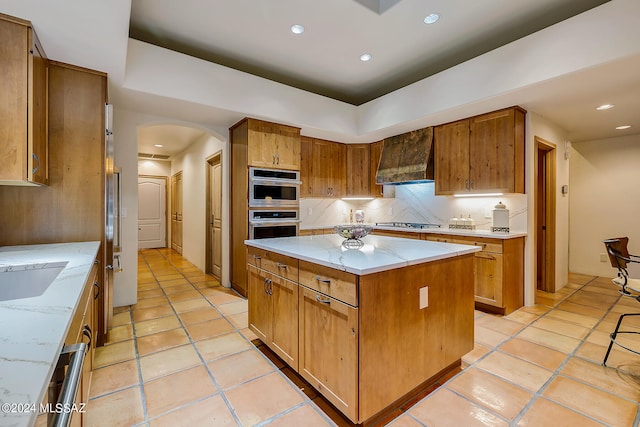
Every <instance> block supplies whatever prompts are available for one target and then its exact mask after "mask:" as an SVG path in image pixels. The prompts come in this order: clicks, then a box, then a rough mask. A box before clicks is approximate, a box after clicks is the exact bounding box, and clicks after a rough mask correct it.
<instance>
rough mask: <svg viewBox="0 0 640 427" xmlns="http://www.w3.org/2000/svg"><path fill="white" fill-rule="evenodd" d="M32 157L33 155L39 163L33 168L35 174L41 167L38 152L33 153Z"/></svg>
mask: <svg viewBox="0 0 640 427" xmlns="http://www.w3.org/2000/svg"><path fill="white" fill-rule="evenodd" d="M31 157H33V160H34V162H37V163H38V164H37V165H35V166H34V167H33V170H32V171H31V173H32V174H35V173H36V172H38V169H40V159H39V158H38V155H37V154H36V153H31Z"/></svg>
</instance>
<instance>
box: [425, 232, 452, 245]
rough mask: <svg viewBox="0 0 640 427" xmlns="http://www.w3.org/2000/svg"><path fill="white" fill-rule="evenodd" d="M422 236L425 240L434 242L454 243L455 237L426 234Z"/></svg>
mask: <svg viewBox="0 0 640 427" xmlns="http://www.w3.org/2000/svg"><path fill="white" fill-rule="evenodd" d="M422 236H423V237H424V240H430V241H432V242H442V243H453V236H450V235H448V234H432V233H426V234H423V235H422Z"/></svg>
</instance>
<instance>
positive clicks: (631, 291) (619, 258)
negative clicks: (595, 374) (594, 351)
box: [602, 237, 640, 366]
mask: <svg viewBox="0 0 640 427" xmlns="http://www.w3.org/2000/svg"><path fill="white" fill-rule="evenodd" d="M628 243H629V238H628V237H617V238H613V239H607V240H605V241H604V245H605V246H606V248H607V254H608V255H609V261H610V262H611V266H612V267H613V268H617V269H618V276H617V277H616V278H614V279H612V280H611V281H612V282H613V283H615V284H616V285H617V286H620V293H621V294H622V295H623V296H625V297H629V298H633V299H635V300H636V301H638V302H640V279H632V278H630V277H629V273H628V271H627V264H630V263H638V264H640V257H639V256H637V255H630V254H629V250H628V249H627V244H628ZM628 316H640V313H626V314H621V315H620V317H619V318H618V324H617V325H616V328H615V329H614V330H613V332H612V333H611V335H610V336H611V342H610V343H609V348H608V349H607V354H605V356H604V360H603V361H602V366H607V359H608V358H609V353H610V352H611V348H612V347H613V345H614V344H615V345H617V346H620V347H622V348H624V349H625V350H628V351H630V352H632V353H636V354H640V351H638V350H634V349H631V348H629V347H626V346H625V345H623V344H621V343H620V342H618V341H616V338H617V337H618V334H640V332H636V331H621V330H620V325H621V324H622V321H623V320H624V318H625V317H628Z"/></svg>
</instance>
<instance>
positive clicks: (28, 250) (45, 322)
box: [0, 242, 100, 426]
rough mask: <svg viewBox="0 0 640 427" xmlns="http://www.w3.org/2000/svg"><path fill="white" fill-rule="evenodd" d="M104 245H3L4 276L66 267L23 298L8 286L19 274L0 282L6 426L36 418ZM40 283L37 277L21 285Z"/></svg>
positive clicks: (0, 419)
mask: <svg viewBox="0 0 640 427" xmlns="http://www.w3.org/2000/svg"><path fill="white" fill-rule="evenodd" d="M99 248H100V242H79V243H59V244H44V245H26V246H4V247H0V275H4V274H14V273H13V272H15V273H18V274H21V273H24V272H29V271H31V272H34V271H35V270H38V269H40V270H46V269H50V268H59V269H60V271H59V273H58V274H57V276H54V277H51V276H50V277H48V278H45V279H44V280H47V279H48V280H47V281H49V280H51V279H53V280H51V282H50V284H49V285H48V286H47V287H46V289H43V288H40V289H39V290H38V292H35V294H34V292H31V289H22V290H21V292H24V294H25V295H26V296H25V297H23V298H18V297H17V296H19V295H15V294H13V295H11V296H10V297H9V296H8V295H7V294H8V293H9V292H8V288H15V287H16V286H18V285H19V283H18V281H17V280H16V279H15V278H12V279H10V280H6V281H5V280H4V279H3V280H2V281H0V283H1V284H2V288H3V289H0V299H1V300H0V343H1V344H0V403H1V404H2V405H3V407H2V411H1V412H0V425H3V426H4V425H10V426H32V425H34V423H35V422H36V416H37V415H38V412H39V405H40V403H41V402H43V400H44V399H45V398H46V397H47V396H46V394H45V393H46V391H47V388H48V386H49V380H50V379H51V377H52V374H53V372H54V368H55V367H56V362H57V361H58V357H59V355H60V351H61V350H62V347H63V345H64V344H65V339H66V338H67V336H68V334H69V329H70V327H72V321H73V319H74V317H75V316H74V315H75V314H76V312H77V311H78V310H79V309H80V307H81V306H82V305H83V303H84V300H85V299H86V297H85V296H84V294H85V293H86V291H87V285H86V284H87V281H88V280H90V279H91V277H90V273H93V272H94V271H95V269H94V268H93V267H94V260H95V259H96V255H97V254H98V249H99ZM37 280H38V281H39V280H42V279H37ZM37 285H39V283H36V280H32V281H30V282H29V283H26V284H20V285H19V287H21V288H30V287H37ZM90 285H92V282H91V283H90ZM88 290H89V291H91V290H92V289H91V287H89V289H88ZM12 292H13V291H12ZM38 293H40V295H37V294H38ZM91 300H93V294H91ZM74 342H75V337H74ZM87 366H89V364H87ZM88 380H89V379H88V378H87V379H86V384H87V385H88ZM78 395H80V393H78ZM85 402H86V401H85ZM54 403H55V402H54Z"/></svg>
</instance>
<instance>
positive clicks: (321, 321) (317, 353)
mask: <svg viewBox="0 0 640 427" xmlns="http://www.w3.org/2000/svg"><path fill="white" fill-rule="evenodd" d="M299 362H300V364H299V366H300V370H299V372H300V375H302V377H303V378H304V379H306V380H307V381H309V383H310V384H311V385H312V386H313V387H314V388H315V389H316V390H318V391H319V392H320V393H321V394H322V395H323V396H324V397H326V398H327V400H329V402H331V403H332V404H333V405H334V406H335V407H336V408H338V410H340V412H342V413H343V414H345V415H346V416H347V417H349V419H351V420H352V421H354V422H356V423H357V422H358V309H357V308H355V307H352V306H350V305H348V304H344V303H342V302H340V301H338V300H336V299H333V298H331V297H328V296H326V295H324V294H321V293H319V292H315V291H312V290H310V289H307V288H305V287H301V288H300V361H299Z"/></svg>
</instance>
